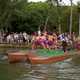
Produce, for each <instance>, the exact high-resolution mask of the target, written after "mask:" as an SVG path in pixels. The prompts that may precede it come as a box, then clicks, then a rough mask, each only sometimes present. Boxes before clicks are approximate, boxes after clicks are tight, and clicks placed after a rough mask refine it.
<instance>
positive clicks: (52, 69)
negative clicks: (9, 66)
mask: <svg viewBox="0 0 80 80" xmlns="http://www.w3.org/2000/svg"><path fill="white" fill-rule="evenodd" d="M17 80H80V66H79V65H78V64H77V63H75V64H74V63H73V62H72V59H68V60H65V61H63V62H58V63H54V64H47V65H32V66H31V71H29V72H28V73H25V74H23V75H22V76H21V77H20V78H19V79H17Z"/></svg>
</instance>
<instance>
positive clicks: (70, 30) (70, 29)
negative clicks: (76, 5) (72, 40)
mask: <svg viewBox="0 0 80 80" xmlns="http://www.w3.org/2000/svg"><path fill="white" fill-rule="evenodd" d="M70 2H71V11H70V28H69V32H70V35H71V33H72V0H70Z"/></svg>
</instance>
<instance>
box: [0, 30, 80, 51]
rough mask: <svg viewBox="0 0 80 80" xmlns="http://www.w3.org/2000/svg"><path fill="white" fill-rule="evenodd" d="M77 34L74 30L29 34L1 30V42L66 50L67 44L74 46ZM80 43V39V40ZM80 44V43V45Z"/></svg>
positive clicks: (34, 47) (33, 47)
mask: <svg viewBox="0 0 80 80" xmlns="http://www.w3.org/2000/svg"><path fill="white" fill-rule="evenodd" d="M75 39H76V36H75V33H74V32H73V33H72V34H71V35H70V34H69V33H61V34H58V33H55V32H47V31H45V32H34V33H32V34H27V33H26V32H20V33H17V32H16V33H14V32H12V33H3V32H0V43H8V44H16V43H17V44H23V43H25V44H26V45H27V44H31V45H32V49H36V48H37V47H38V46H40V47H42V48H44V49H45V48H47V49H58V48H63V50H64V51H65V50H66V48H67V46H68V47H69V46H70V47H74V42H75ZM79 43H80V41H79ZM79 46H80V45H78V47H79Z"/></svg>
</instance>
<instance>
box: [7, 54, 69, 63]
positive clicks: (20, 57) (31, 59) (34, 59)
mask: <svg viewBox="0 0 80 80" xmlns="http://www.w3.org/2000/svg"><path fill="white" fill-rule="evenodd" d="M68 58H70V55H68V54H63V55H59V54H58V55H57V56H47V57H43V56H41V57H40V56H38V55H36V54H34V53H30V52H28V53H25V54H24V53H22V52H14V53H9V54H8V61H9V62H10V63H17V62H23V61H25V62H28V63H30V64H49V63H54V62H58V61H63V60H65V59H68Z"/></svg>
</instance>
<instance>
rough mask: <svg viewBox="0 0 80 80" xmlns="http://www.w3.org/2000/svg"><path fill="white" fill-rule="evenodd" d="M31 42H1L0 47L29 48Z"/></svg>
mask: <svg viewBox="0 0 80 80" xmlns="http://www.w3.org/2000/svg"><path fill="white" fill-rule="evenodd" d="M30 46H31V44H7V43H3V44H0V48H29V47H30Z"/></svg>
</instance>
